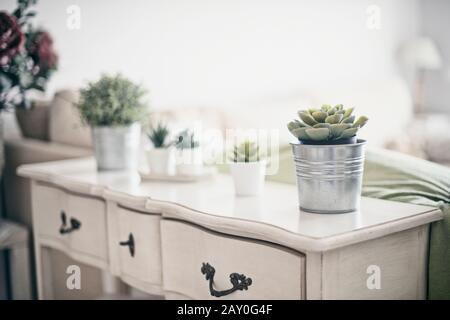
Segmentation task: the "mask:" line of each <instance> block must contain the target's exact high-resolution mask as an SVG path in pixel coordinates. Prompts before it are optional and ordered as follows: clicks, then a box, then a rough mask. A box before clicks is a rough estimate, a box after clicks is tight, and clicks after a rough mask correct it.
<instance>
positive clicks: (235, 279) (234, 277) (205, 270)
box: [201, 262, 252, 298]
mask: <svg viewBox="0 0 450 320" xmlns="http://www.w3.org/2000/svg"><path fill="white" fill-rule="evenodd" d="M201 272H202V274H204V275H205V278H206V280H209V292H210V293H211V295H212V296H213V297H217V298H219V297H222V296H226V295H228V294H230V293H233V292H235V291H237V290H241V291H242V290H248V287H249V286H250V285H251V284H252V279H251V278H247V277H246V276H245V275H243V274H239V273H235V272H234V273H231V274H230V282H231V284H232V285H233V288H231V289H228V290H223V291H217V290H215V289H214V288H213V283H214V274H215V273H216V269H214V267H213V266H211V265H210V264H209V263H204V262H203V263H202V268H201Z"/></svg>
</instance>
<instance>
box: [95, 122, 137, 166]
mask: <svg viewBox="0 0 450 320" xmlns="http://www.w3.org/2000/svg"><path fill="white" fill-rule="evenodd" d="M140 137H141V126H140V125H139V124H138V123H134V124H132V125H130V126H121V127H94V128H92V140H93V141H94V150H95V158H96V159H97V168H98V170H100V171H103V170H124V169H130V170H132V169H136V168H137V163H138V153H139V142H140Z"/></svg>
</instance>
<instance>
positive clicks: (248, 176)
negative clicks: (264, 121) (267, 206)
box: [230, 141, 266, 196]
mask: <svg viewBox="0 0 450 320" xmlns="http://www.w3.org/2000/svg"><path fill="white" fill-rule="evenodd" d="M230 169H231V175H232V176H233V181H234V189H235V192H236V195H238V196H256V195H259V194H260V193H261V192H262V190H263V187H264V179H265V175H266V161H265V160H264V159H261V155H260V152H259V146H258V144H257V143H256V142H251V141H244V142H242V143H241V144H239V145H236V146H234V149H233V154H232V157H231V163H230Z"/></svg>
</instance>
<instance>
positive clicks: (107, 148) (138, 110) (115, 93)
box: [77, 74, 147, 170]
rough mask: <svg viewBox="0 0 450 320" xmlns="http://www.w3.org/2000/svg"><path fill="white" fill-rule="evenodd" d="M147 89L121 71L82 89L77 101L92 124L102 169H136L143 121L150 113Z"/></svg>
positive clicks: (81, 110) (98, 161) (97, 157)
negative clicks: (144, 99)
mask: <svg viewBox="0 0 450 320" xmlns="http://www.w3.org/2000/svg"><path fill="white" fill-rule="evenodd" d="M145 92H146V91H145V90H144V89H143V88H142V87H141V86H140V85H136V84H134V83H133V82H131V81H130V80H128V79H127V78H125V77H123V76H121V75H120V74H118V75H115V76H108V75H103V76H102V77H101V78H100V80H98V81H96V82H91V83H89V84H88V86H87V87H86V88H84V89H82V90H81V95H80V101H79V103H78V104H77V106H78V108H79V110H80V113H81V117H82V118H83V120H84V121H85V122H86V123H87V124H89V125H90V126H91V127H92V137H93V142H94V150H95V157H96V159H97V168H98V169H99V170H120V169H135V168H136V167H137V159H138V149H139V142H140V132H141V126H140V121H141V120H142V119H143V118H144V116H145V115H146V114H147V106H146V104H145V103H144V102H142V98H143V96H144V95H145Z"/></svg>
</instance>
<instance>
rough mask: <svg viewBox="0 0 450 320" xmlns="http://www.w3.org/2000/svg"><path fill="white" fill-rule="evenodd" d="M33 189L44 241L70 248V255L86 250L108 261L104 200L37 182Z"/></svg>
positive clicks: (34, 209) (59, 246)
mask: <svg viewBox="0 0 450 320" xmlns="http://www.w3.org/2000/svg"><path fill="white" fill-rule="evenodd" d="M33 192H34V193H33V214H34V219H35V220H36V219H37V221H35V223H37V225H38V230H39V235H40V236H41V237H42V241H44V242H46V243H47V245H50V246H53V247H57V248H61V247H64V248H67V249H69V250H70V252H67V253H68V254H69V255H71V254H76V255H79V254H84V255H87V256H89V257H91V258H94V259H97V260H98V259H100V260H103V261H106V259H107V233H106V206H105V202H104V201H102V200H100V199H97V198H93V197H88V196H81V195H77V194H73V193H71V192H68V191H64V190H62V189H59V188H56V187H53V186H49V185H46V184H37V185H36V187H35V189H34V191H33ZM88 261H90V259H88Z"/></svg>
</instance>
